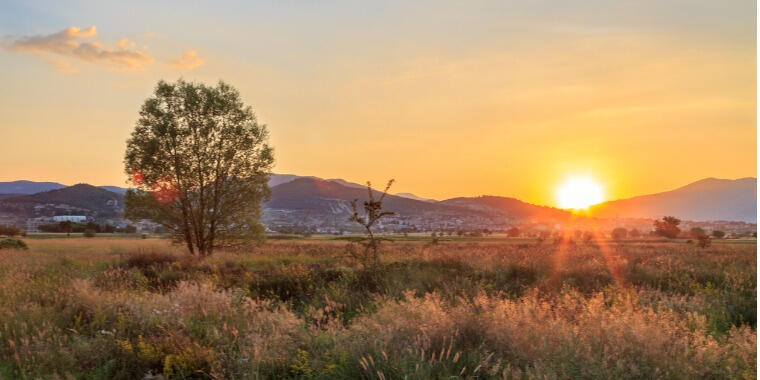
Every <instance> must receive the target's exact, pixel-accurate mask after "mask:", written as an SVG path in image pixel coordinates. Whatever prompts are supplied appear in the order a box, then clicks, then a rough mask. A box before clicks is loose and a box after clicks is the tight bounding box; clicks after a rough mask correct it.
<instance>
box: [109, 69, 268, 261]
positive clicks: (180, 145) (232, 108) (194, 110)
mask: <svg viewBox="0 0 760 380" xmlns="http://www.w3.org/2000/svg"><path fill="white" fill-rule="evenodd" d="M267 137H268V133H267V129H266V127H265V126H264V125H261V124H258V123H257V121H256V117H255V116H254V114H253V111H252V110H251V108H250V107H247V106H245V105H244V104H243V102H242V100H241V98H240V93H239V92H238V91H237V90H236V89H234V88H232V87H231V86H229V85H228V84H226V83H224V82H219V84H218V85H217V86H215V87H211V86H206V85H204V84H197V83H190V82H185V81H184V80H181V79H180V80H179V81H177V82H176V83H167V82H164V81H160V82H159V83H158V85H157V86H156V89H155V93H154V95H153V97H151V98H149V99H147V100H146V101H145V103H144V104H143V106H142V109H141V111H140V119H139V120H138V122H137V126H136V127H135V129H134V131H133V132H132V135H131V137H130V139H129V141H128V142H127V150H126V154H125V159H124V163H125V171H126V172H127V174H128V176H129V178H130V181H131V183H132V184H133V185H134V187H135V188H136V189H135V190H129V191H128V192H127V194H126V195H125V203H126V211H125V216H126V217H127V218H129V219H133V220H135V219H150V220H152V221H154V222H156V223H159V224H161V225H162V226H164V227H165V228H166V229H167V230H168V231H170V232H171V233H172V234H173V235H174V237H175V238H176V239H177V240H181V241H184V242H185V243H186V246H187V249H188V251H189V252H190V253H192V254H196V253H197V254H198V255H200V256H207V255H210V254H211V253H212V252H213V250H214V248H215V247H218V246H220V245H230V244H233V243H235V242H240V241H245V240H250V239H254V238H256V237H257V236H260V232H261V226H260V224H259V223H258V218H259V214H260V209H259V207H260V203H261V202H262V201H263V200H266V198H267V197H268V196H269V188H268V187H267V180H268V176H269V172H270V170H271V167H272V164H273V161H274V159H273V155H272V149H271V148H270V147H269V146H268V145H267Z"/></svg>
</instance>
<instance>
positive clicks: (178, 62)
mask: <svg viewBox="0 0 760 380" xmlns="http://www.w3.org/2000/svg"><path fill="white" fill-rule="evenodd" d="M205 63H206V61H205V60H204V59H203V58H201V57H199V56H198V52H197V51H195V50H185V52H184V53H182V55H181V56H180V57H179V58H177V59H174V60H172V61H171V65H172V67H174V68H175V69H179V70H193V69H197V68H199V67H201V66H203V65H204V64H205Z"/></svg>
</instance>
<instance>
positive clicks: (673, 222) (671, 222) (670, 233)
mask: <svg viewBox="0 0 760 380" xmlns="http://www.w3.org/2000/svg"><path fill="white" fill-rule="evenodd" d="M679 224H681V220H680V219H678V218H676V217H673V216H666V217H664V218H662V220H655V221H654V232H655V233H656V234H657V235H660V236H663V237H666V238H668V239H673V238H675V237H677V236H678V234H680V233H681V229H680V228H678V225H679Z"/></svg>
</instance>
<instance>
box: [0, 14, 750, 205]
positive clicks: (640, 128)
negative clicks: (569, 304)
mask: <svg viewBox="0 0 760 380" xmlns="http://www.w3.org/2000/svg"><path fill="white" fill-rule="evenodd" d="M231 4H232V5H231V6H229V7H227V8H225V9H219V8H220V7H217V6H212V5H208V6H206V5H204V4H195V3H191V4H187V5H185V3H183V6H182V7H179V6H177V5H176V4H175V5H174V6H171V5H168V4H162V5H154V4H153V2H147V1H146V2H142V1H140V2H134V3H131V2H130V4H129V6H127V5H125V4H121V5H116V4H99V3H88V2H78V1H75V2H71V3H67V4H66V5H62V4H58V2H55V1H50V2H35V3H29V2H25V1H10V2H8V3H4V4H3V5H0V36H2V37H0V38H2V39H1V40H0V41H1V42H2V47H1V48H0V61H2V62H3V69H2V70H0V83H2V84H3V87H4V88H3V91H0V132H2V138H1V139H0V161H2V162H3V163H4V165H3V167H2V169H0V181H7V180H15V179H30V180H40V181H42V180H44V181H58V182H62V183H66V184H73V183H76V182H88V183H92V184H97V185H102V184H111V185H122V186H123V185H124V179H125V176H124V174H123V166H122V159H123V152H124V146H125V140H126V139H127V137H128V135H129V133H130V131H131V129H132V128H133V126H134V122H135V120H136V119H137V112H138V110H139V107H140V104H141V103H142V101H143V100H144V99H145V98H146V97H147V96H149V95H150V93H151V91H152V89H153V86H154V85H155V83H156V81H158V80H159V79H162V78H163V79H167V80H174V79H176V78H179V77H180V76H182V77H184V78H186V79H189V80H198V81H204V82H209V83H213V82H215V81H216V80H218V79H224V80H225V81H227V82H228V83H230V84H232V85H233V86H236V87H237V88H239V89H240V90H241V92H242V94H243V97H244V99H245V101H246V102H247V103H249V104H251V105H252V106H253V108H254V110H255V111H256V113H257V115H258V117H259V119H260V121H262V122H264V123H266V124H267V125H268V126H269V128H270V133H271V143H272V145H274V147H275V149H276V151H275V154H276V156H275V157H276V167H275V171H276V172H279V173H293V174H302V175H315V176H319V177H326V178H344V179H347V180H351V181H356V182H363V181H365V180H368V179H369V180H372V181H373V182H376V183H384V182H385V180H386V179H388V178H395V179H396V180H397V184H396V185H395V190H396V191H399V192H400V191H404V192H413V193H415V194H417V195H420V196H425V197H433V198H438V199H442V198H447V197H454V196H472V195H481V194H491V195H504V196H514V197H518V198H521V199H524V200H526V201H530V202H535V203H540V204H549V205H555V199H554V190H555V188H556V187H557V185H559V183H561V182H562V181H563V180H564V179H565V178H566V177H567V176H570V175H575V174H580V175H591V176H593V177H594V178H596V179H597V180H598V181H599V182H601V184H602V185H603V186H604V188H605V194H606V196H607V198H608V199H615V198H621V197H629V196H633V195H639V194H643V193H651V192H658V191H663V190H668V189H672V188H675V187H679V186H681V185H684V184H686V183H688V182H691V181H695V180H698V179H701V178H704V177H721V178H737V177H746V176H755V175H756V119H755V115H756V112H755V102H756V69H755V67H756V58H755V57H756V38H755V14H756V11H755V3H754V2H751V1H737V2H731V3H730V4H717V3H714V2H709V1H702V2H700V1H693V2H692V1H690V2H682V3H673V2H671V3H668V4H662V2H643V1H642V2H630V3H628V2H607V1H599V2H583V3H575V4H571V3H567V2H540V1H539V2H531V3H530V4H527V5H525V4H523V5H503V4H499V3H498V2H493V3H492V2H477V3H470V2H468V3H467V4H466V5H465V4H462V3H445V2H430V3H415V4H407V3H405V2H398V3H396V2H384V3H382V4H374V5H365V6H359V5H357V4H354V3H352V2H328V3H324V4H320V5H316V4H309V5H304V4H301V5H299V6H296V5H295V4H288V5H257V6H254V5H249V4H247V3H246V2H241V3H231ZM122 7H123V8H122ZM249 7H256V8H249ZM168 10H171V11H172V13H171V15H169V12H168ZM685 14H688V15H689V17H684V15H685ZM93 25H94V26H95V28H93V29H89V28H88V27H90V26H93ZM72 26H77V27H79V29H66V28H69V27H72ZM90 42H97V44H89V45H88V43H90ZM77 47H87V48H88V49H89V50H86V49H83V48H77ZM91 51H94V52H96V53H97V54H90V53H88V52H91Z"/></svg>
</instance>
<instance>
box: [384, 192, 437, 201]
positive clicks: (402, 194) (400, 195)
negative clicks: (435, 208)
mask: <svg viewBox="0 0 760 380" xmlns="http://www.w3.org/2000/svg"><path fill="white" fill-rule="evenodd" d="M394 195H396V196H398V197H403V198H409V199H414V200H418V201H422V202H438V201H437V200H435V199H431V198H423V197H419V196H417V195H414V194H412V193H396V194H394Z"/></svg>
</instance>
